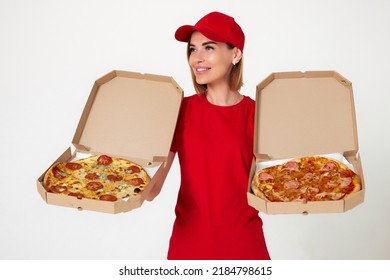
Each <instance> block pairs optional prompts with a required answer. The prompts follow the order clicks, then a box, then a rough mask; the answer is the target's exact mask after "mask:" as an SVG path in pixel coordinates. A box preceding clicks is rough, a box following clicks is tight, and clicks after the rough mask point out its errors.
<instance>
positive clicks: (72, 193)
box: [68, 192, 84, 199]
mask: <svg viewBox="0 0 390 280" xmlns="http://www.w3.org/2000/svg"><path fill="white" fill-rule="evenodd" d="M68 195H69V196H75V197H76V198H77V199H82V198H83V197H84V195H83V194H82V193H79V192H71V193H69V194H68Z"/></svg>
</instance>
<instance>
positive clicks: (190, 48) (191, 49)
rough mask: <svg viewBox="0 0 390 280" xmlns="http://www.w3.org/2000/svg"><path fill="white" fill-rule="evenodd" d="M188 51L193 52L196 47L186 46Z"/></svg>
mask: <svg viewBox="0 0 390 280" xmlns="http://www.w3.org/2000/svg"><path fill="white" fill-rule="evenodd" d="M188 51H189V52H190V53H193V52H195V51H196V49H195V48H194V47H189V48H188Z"/></svg>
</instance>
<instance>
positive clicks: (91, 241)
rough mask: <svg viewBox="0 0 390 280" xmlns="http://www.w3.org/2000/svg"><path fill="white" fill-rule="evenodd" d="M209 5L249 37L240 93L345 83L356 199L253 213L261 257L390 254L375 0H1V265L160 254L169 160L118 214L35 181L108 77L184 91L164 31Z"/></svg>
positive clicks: (385, 15)
mask: <svg viewBox="0 0 390 280" xmlns="http://www.w3.org/2000/svg"><path fill="white" fill-rule="evenodd" d="M213 10H218V11H221V12H225V13H228V14H231V15H232V16H234V17H235V18H236V20H237V21H238V22H239V23H240V25H241V26H242V28H243V29H244V31H245V33H246V38H247V40H246V46H245V52H244V56H245V86H244V88H243V90H242V92H243V93H244V94H246V95H249V96H251V97H252V98H254V95H255V87H256V84H257V83H258V82H260V81H261V80H262V79H263V78H265V77H266V76H267V75H268V74H270V73H271V72H277V71H296V70H299V71H306V70H336V71H338V72H339V73H341V74H342V75H343V76H345V77H346V78H347V79H349V80H350V81H352V83H353V90H354V96H355V106H356V113H357V124H358V133H359V147H360V151H361V156H362V161H363V169H364V176H365V181H366V200H365V202H364V204H361V205H359V206H358V207H356V208H354V209H352V210H350V211H348V212H346V213H343V214H317V215H314V214H313V215H308V216H303V215H265V214H260V215H261V217H262V218H263V221H264V231H265V234H266V239H267V242H268V246H269V251H270V254H271V256H272V258H273V259H279V260H287V259H303V260H306V259H390V238H389V236H390V214H389V213H390V203H389V200H390V184H389V181H388V180H386V177H387V175H388V174H389V164H388V160H389V156H390V150H389V143H390V136H389V134H390V133H389V132H390V131H389V130H390V129H389V125H388V122H389V120H390V110H389V105H390V97H389V86H390V84H389V77H388V74H389V65H390V55H389V50H390V40H389V34H390V2H389V1H386V0H370V1H368V0H367V1H364V0H358V1H355V0H318V1H310V0H302V1H299V0H297V1H291V0H273V1H270V0H258V1H249V0H247V1H246V0H242V1H216V0H213V1H209V0H208V1H203V0H199V1H187V0H172V1H152V0H142V1H135V0H84V1H78V0H67V1H56V0H47V1H45V0H36V1H28V0H25V1H23V0H0V40H1V41H0V42H1V43H0V133H1V135H0V149H1V152H0V170H1V172H0V174H1V192H0V259H165V258H166V251H167V248H168V242H169V237H170V233H171V227H172V223H173V220H174V206H175V202H176V196H177V191H178V186H179V170H178V163H177V161H175V162H174V165H173V167H172V169H171V172H170V173H169V176H168V178H167V181H166V184H165V186H164V188H163V190H162V192H161V194H160V195H159V196H158V197H157V198H156V199H155V200H154V201H153V202H146V203H144V204H143V206H142V207H141V208H138V209H136V210H133V211H131V212H128V213H122V214H117V215H111V214H103V213H97V212H91V211H77V210H75V209H72V208H66V207H59V206H53V205H47V204H45V203H44V201H43V200H42V199H41V197H40V196H39V194H38V193H37V191H36V184H35V180H36V179H37V177H38V176H39V175H40V174H41V173H42V172H43V171H44V170H45V169H46V168H47V167H48V165H49V164H51V163H52V162H53V161H54V160H55V159H56V158H57V157H58V156H59V154H60V153H62V151H64V150H65V148H67V147H68V146H69V145H71V141H72V138H73V134H74V131H75V129H76V126H77V124H78V120H79V118H80V115H81V112H82V109H83V107H84V105H85V102H86V100H87V97H88V95H89V93H90V90H91V88H92V85H93V83H94V81H95V80H96V79H97V78H99V77H101V76H102V75H104V74H106V73H107V72H109V71H111V70H114V69H118V70H128V71H135V72H142V73H144V72H146V73H154V74H159V75H167V76H172V77H173V78H174V79H175V80H176V81H177V82H178V83H179V84H180V85H181V87H182V88H183V89H184V91H185V95H190V94H192V93H193V88H192V84H191V80H190V73H189V69H188V66H187V62H186V58H185V48H186V46H185V44H184V43H180V42H177V41H175V39H174V37H173V34H174V32H175V30H176V28H177V27H179V26H180V25H182V24H194V23H195V22H196V21H197V20H198V19H199V18H200V17H201V16H203V15H204V14H206V13H208V12H211V11H213ZM129 129H130V125H129Z"/></svg>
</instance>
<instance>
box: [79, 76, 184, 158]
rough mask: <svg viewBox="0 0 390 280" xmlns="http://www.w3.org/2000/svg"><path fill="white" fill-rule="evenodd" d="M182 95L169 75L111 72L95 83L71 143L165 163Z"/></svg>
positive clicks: (96, 151) (89, 150)
mask: <svg viewBox="0 0 390 280" xmlns="http://www.w3.org/2000/svg"><path fill="white" fill-rule="evenodd" d="M182 98H183V90H182V89H181V88H180V86H179V85H178V84H177V83H176V82H175V81H174V80H173V78H171V77H167V76H159V75H152V74H141V73H136V72H127V71H112V72H110V73H108V74H106V75H105V76H103V77H101V78H100V79H98V80H96V81H95V83H94V85H93V88H92V90H91V93H90V96H89V98H88V100H87V103H86V106H85V108H84V111H83V113H82V116H81V118H80V121H79V124H78V127H77V129H76V132H75V135H74V138H73V141H72V143H73V145H74V146H75V147H76V149H77V150H79V151H81V152H85V153H90V154H103V153H104V154H108V155H111V156H120V157H124V158H127V159H131V160H134V161H136V162H137V163H140V164H146V163H147V164H148V165H154V163H156V162H157V163H158V162H163V161H164V160H165V159H166V157H167V156H168V153H169V150H170V145H171V141H172V137H173V134H174V130H175V126H176V121H177V117H178V112H179V108H180V104H181V100H182Z"/></svg>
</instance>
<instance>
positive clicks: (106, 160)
mask: <svg viewBox="0 0 390 280" xmlns="http://www.w3.org/2000/svg"><path fill="white" fill-rule="evenodd" d="M97 163H98V164H99V165H110V164H111V163H112V158H111V157H110V156H107V155H101V156H100V157H98V159H97Z"/></svg>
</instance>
